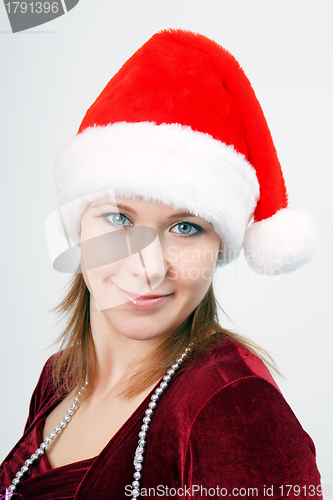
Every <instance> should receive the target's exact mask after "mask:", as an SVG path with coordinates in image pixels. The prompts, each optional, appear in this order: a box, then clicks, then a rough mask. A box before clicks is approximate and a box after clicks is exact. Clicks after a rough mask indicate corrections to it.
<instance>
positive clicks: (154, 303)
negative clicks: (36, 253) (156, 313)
mask: <svg viewBox="0 0 333 500" xmlns="http://www.w3.org/2000/svg"><path fill="white" fill-rule="evenodd" d="M114 285H115V286H116V289H117V292H118V294H119V295H120V296H121V297H122V298H123V299H125V301H126V303H127V304H129V305H130V306H132V307H134V308H135V309H142V310H150V309H154V308H155V307H158V306H159V305H161V304H163V303H164V302H166V301H167V300H168V298H169V297H171V296H172V295H174V294H173V293H169V294H168V295H156V294H155V295H138V294H134V293H130V292H127V291H125V290H123V289H122V288H119V286H117V285H116V284H115V283H114Z"/></svg>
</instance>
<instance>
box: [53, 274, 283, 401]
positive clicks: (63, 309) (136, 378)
mask: <svg viewBox="0 0 333 500" xmlns="http://www.w3.org/2000/svg"><path fill="white" fill-rule="evenodd" d="M218 308H221V306H220V305H219V304H218V302H217V300H216V298H215V295H214V290H213V284H212V283H211V284H210V286H209V288H208V290H207V292H206V294H205V296H204V298H203V299H202V301H201V302H200V304H199V305H198V306H197V307H196V308H195V309H194V311H192V313H191V314H190V315H189V316H188V318H186V320H185V321H184V322H183V323H182V324H181V325H180V326H179V327H178V328H177V330H176V331H175V332H174V334H173V335H171V336H170V337H169V338H167V339H166V340H165V341H164V342H163V343H162V344H161V345H159V346H158V348H156V349H155V350H154V351H153V352H152V353H151V354H150V355H149V357H148V359H149V361H148V360H147V358H146V359H145V362H144V363H143V361H142V360H141V361H140V360H139V361H138V362H137V363H136V365H135V367H134V368H135V370H134V371H133V373H134V374H133V375H131V376H130V377H129V378H128V379H127V380H126V381H124V383H123V385H122V389H121V391H120V392H119V394H121V395H122V396H124V397H128V398H130V397H132V396H134V395H136V394H139V393H140V392H141V391H143V390H144V389H145V388H146V387H149V386H150V385H151V384H153V383H157V381H158V380H159V379H160V378H161V377H162V376H163V375H165V373H166V371H167V370H168V369H169V368H170V366H171V365H172V364H173V363H174V362H175V360H176V359H178V358H179V357H180V356H181V354H182V353H183V352H184V351H185V349H186V348H187V347H188V345H189V344H190V343H191V344H192V345H193V347H192V351H191V357H193V358H197V359H199V358H200V357H201V356H202V355H203V354H205V353H207V352H208V350H209V348H210V347H211V346H212V345H214V344H217V343H219V342H220V341H221V340H222V338H223V337H227V338H230V339H232V340H234V341H235V342H238V343H239V344H240V345H242V346H244V347H245V348H246V349H248V350H249V351H251V352H252V353H254V354H255V355H256V356H258V357H259V358H260V359H261V360H262V361H263V362H264V363H265V364H266V365H267V366H268V367H269V368H271V369H272V370H273V371H275V372H277V373H278V370H277V368H276V365H275V362H274V360H273V359H272V357H271V356H270V355H269V354H268V353H267V352H266V351H265V350H264V349H262V348H261V347H259V346H258V345H256V344H255V343H253V342H251V341H250V340H248V339H246V338H245V337H243V336H241V335H238V334H237V333H234V332H231V331H229V330H226V329H224V328H222V327H221V325H220V324H219V319H218ZM221 309H222V308H221ZM52 311H53V312H56V313H57V314H58V315H60V316H64V317H65V318H66V327H65V329H64V331H63V332H62V334H61V335H60V336H59V337H58V339H57V340H56V342H60V344H61V345H60V351H59V352H58V354H57V355H56V357H55V360H54V363H53V382H54V385H55V387H56V388H57V389H58V390H59V389H61V392H65V393H68V392H69V391H70V390H71V389H72V388H73V386H74V385H75V386H76V385H78V386H79V387H81V386H82V385H84V383H85V381H86V380H89V385H88V389H87V391H86V394H85V397H88V396H89V394H91V391H92V390H93V387H94V382H95V376H96V355H95V348H94V342H93V338H92V334H91V325H90V293H89V290H88V288H87V286H86V283H85V281H84V278H83V275H82V273H81V272H80V269H78V270H77V272H76V273H75V274H74V275H73V276H72V278H71V280H70V282H69V285H68V291H67V293H66V296H65V297H64V299H63V300H62V301H61V302H60V303H59V304H58V305H57V306H55V307H54V308H53V309H52Z"/></svg>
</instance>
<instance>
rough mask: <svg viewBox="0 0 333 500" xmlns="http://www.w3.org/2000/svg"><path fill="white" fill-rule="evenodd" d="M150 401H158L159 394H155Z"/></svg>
mask: <svg viewBox="0 0 333 500" xmlns="http://www.w3.org/2000/svg"><path fill="white" fill-rule="evenodd" d="M150 399H151V400H152V401H154V402H155V401H158V400H159V399H160V397H159V395H158V394H153V395H152V397H151V398H150Z"/></svg>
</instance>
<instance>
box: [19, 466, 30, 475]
mask: <svg viewBox="0 0 333 500" xmlns="http://www.w3.org/2000/svg"><path fill="white" fill-rule="evenodd" d="M28 470H29V467H27V466H26V465H23V467H21V472H23V474H25V473H26V472H28Z"/></svg>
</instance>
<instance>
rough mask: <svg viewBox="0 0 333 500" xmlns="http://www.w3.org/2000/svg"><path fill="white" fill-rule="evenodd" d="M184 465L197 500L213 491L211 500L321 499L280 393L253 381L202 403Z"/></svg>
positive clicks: (300, 433) (306, 446)
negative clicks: (235, 499)
mask: <svg viewBox="0 0 333 500" xmlns="http://www.w3.org/2000/svg"><path fill="white" fill-rule="evenodd" d="M186 460H187V467H186V469H187V470H188V477H187V484H188V485H190V486H191V487H192V490H190V492H191V493H194V498H197V499H198V498H204V497H205V496H207V497H209V496H211V495H210V493H211V494H213V493H214V488H215V494H213V497H214V498H215V497H223V496H227V497H228V498H239V497H241V498H246V499H247V498H249V499H250V498H255V497H257V498H273V499H281V498H297V499H299V500H301V499H319V498H322V495H321V487H320V474H319V472H318V470H317V466H316V460H315V449H314V445H313V442H312V440H311V438H310V437H309V436H308V434H307V433H306V432H305V431H304V430H303V429H302V427H301V425H300V424H299V422H298V420H297V419H296V417H295V415H294V413H293V412H292V410H291V408H290V407H289V405H288V404H287V402H286V401H285V399H284V398H283V396H282V395H281V393H280V392H279V391H278V390H277V389H276V388H275V387H273V386H272V385H271V384H270V383H269V382H267V381H265V380H263V379H261V378H258V377H246V378H245V379H242V380H239V381H237V382H233V383H231V384H230V385H228V386H226V387H225V388H223V389H222V390H221V391H219V392H217V393H215V394H214V395H213V396H212V397H211V398H210V400H209V401H208V402H206V403H205V405H204V406H203V407H202V408H201V409H200V411H199V412H198V414H197V416H196V418H195V419H194V421H193V424H192V429H191V432H190V438H189V445H188V452H187V457H186ZM193 486H194V490H193ZM200 488H206V490H201V489H200ZM209 488H211V490H210V493H209V491H208V490H209ZM216 488H220V490H219V492H218V491H217V490H216ZM191 498H193V495H192V497H191Z"/></svg>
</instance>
